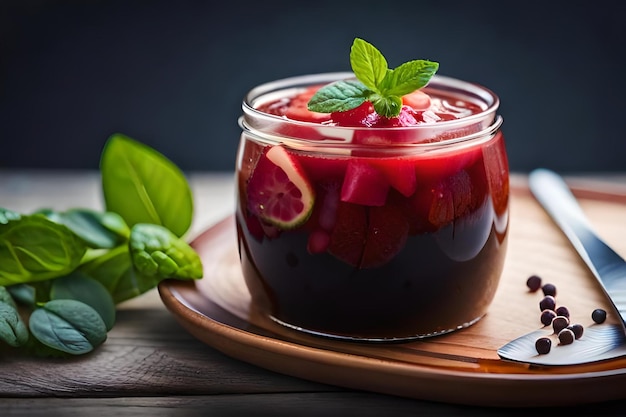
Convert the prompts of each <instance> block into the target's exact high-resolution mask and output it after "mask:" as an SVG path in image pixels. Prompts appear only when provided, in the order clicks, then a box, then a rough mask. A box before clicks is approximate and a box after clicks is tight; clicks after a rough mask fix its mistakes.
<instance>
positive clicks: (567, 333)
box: [559, 328, 575, 345]
mask: <svg viewBox="0 0 626 417" xmlns="http://www.w3.org/2000/svg"><path fill="white" fill-rule="evenodd" d="M574 339H575V336H574V332H573V331H571V330H570V329H567V328H565V329H563V330H561V331H560V332H559V343H560V344H562V345H569V344H570V343H572V342H573V341H574Z"/></svg>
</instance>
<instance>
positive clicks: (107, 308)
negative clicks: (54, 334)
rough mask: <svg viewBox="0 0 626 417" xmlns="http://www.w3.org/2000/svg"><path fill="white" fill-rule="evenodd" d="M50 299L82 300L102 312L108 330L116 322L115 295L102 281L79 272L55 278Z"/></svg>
mask: <svg viewBox="0 0 626 417" xmlns="http://www.w3.org/2000/svg"><path fill="white" fill-rule="evenodd" d="M50 299H52V300H62V299H71V300H77V301H82V302H83V303H85V304H87V305H88V306H91V307H92V308H93V309H94V310H96V311H97V312H98V314H100V317H102V320H103V321H104V324H105V325H106V328H107V330H111V329H112V328H113V325H114V324H115V303H114V302H113V297H112V296H111V294H110V293H109V292H108V291H107V289H106V288H105V287H104V285H102V284H101V283H100V282H98V281H96V280H95V279H93V278H91V277H89V276H87V275H85V274H83V273H81V272H79V271H74V272H72V273H71V274H69V275H67V276H64V277H60V278H57V279H55V280H54V281H53V282H52V287H51V289H50Z"/></svg>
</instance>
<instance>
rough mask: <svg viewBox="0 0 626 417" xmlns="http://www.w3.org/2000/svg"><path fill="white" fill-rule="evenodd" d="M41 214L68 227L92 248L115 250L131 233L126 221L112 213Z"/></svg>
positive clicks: (81, 210)
mask: <svg viewBox="0 0 626 417" xmlns="http://www.w3.org/2000/svg"><path fill="white" fill-rule="evenodd" d="M41 213H42V214H44V215H45V216H46V217H48V218H49V219H50V220H52V221H54V222H56V223H60V224H63V225H65V226H67V227H68V228H69V229H70V230H72V231H73V232H74V233H76V234H77V235H78V236H79V237H80V238H81V239H83V240H84V241H85V243H86V244H87V246H89V247H90V248H96V249H110V248H113V247H115V246H118V245H119V244H121V243H123V242H125V241H126V239H127V238H128V235H129V233H130V230H129V228H128V226H127V225H126V223H125V222H124V219H122V217H121V216H120V215H119V214H117V213H113V212H110V211H106V212H99V211H96V210H91V209H84V208H74V209H70V210H67V211H63V212H56V211H50V210H46V211H44V212H41Z"/></svg>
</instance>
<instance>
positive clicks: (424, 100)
mask: <svg viewBox="0 0 626 417" xmlns="http://www.w3.org/2000/svg"><path fill="white" fill-rule="evenodd" d="M402 104H405V105H407V106H411V107H412V108H413V109H414V110H426V109H428V108H429V107H430V96H429V95H428V94H426V93H425V92H423V91H421V90H415V91H414V92H412V93H409V94H406V95H404V96H402Z"/></svg>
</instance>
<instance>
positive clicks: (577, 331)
mask: <svg viewBox="0 0 626 417" xmlns="http://www.w3.org/2000/svg"><path fill="white" fill-rule="evenodd" d="M567 328H568V329H570V330H571V331H572V332H574V337H575V338H576V339H580V338H581V337H582V335H583V331H584V330H585V328H584V327H583V325H582V324H571V325H569V326H567Z"/></svg>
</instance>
